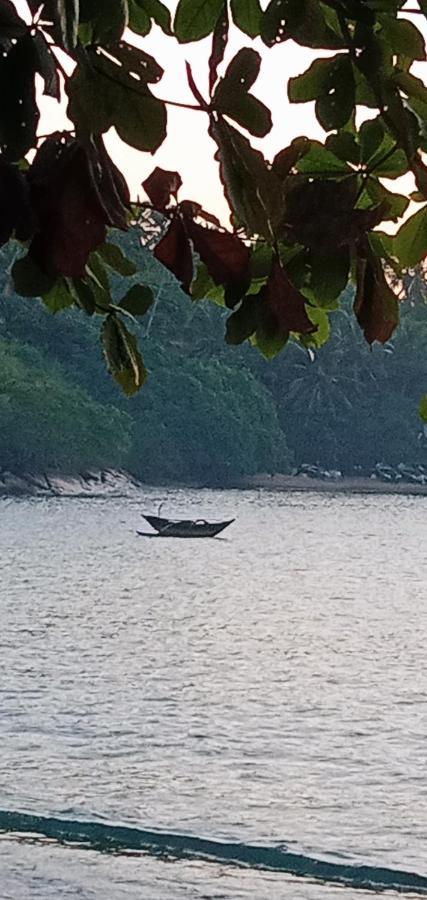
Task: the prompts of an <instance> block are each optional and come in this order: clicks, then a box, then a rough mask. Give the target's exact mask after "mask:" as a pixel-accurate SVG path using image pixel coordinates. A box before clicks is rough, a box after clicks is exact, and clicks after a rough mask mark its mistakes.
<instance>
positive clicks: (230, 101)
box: [215, 93, 273, 138]
mask: <svg viewBox="0 0 427 900" xmlns="http://www.w3.org/2000/svg"><path fill="white" fill-rule="evenodd" d="M215 105H216V109H217V110H218V112H220V113H222V114H223V115H226V116H229V118H230V119H233V120H234V121H235V122H237V124H238V125H241V127H242V128H246V130H247V131H250V133H251V134H253V135H255V137H260V138H262V137H265V136H266V135H267V134H268V133H269V132H270V131H271V129H272V125H273V122H272V118H271V112H270V110H269V109H268V108H267V107H266V106H265V105H264V103H262V102H261V100H258V98H257V97H253V96H252V95H251V94H244V93H241V94H237V93H236V94H231V93H230V94H228V96H226V95H223V97H222V100H221V102H220V103H218V102H217V103H216V104H215Z"/></svg>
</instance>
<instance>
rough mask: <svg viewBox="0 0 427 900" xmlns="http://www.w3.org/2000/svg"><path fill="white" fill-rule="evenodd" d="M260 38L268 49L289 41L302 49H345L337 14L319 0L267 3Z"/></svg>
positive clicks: (273, 0)
mask: <svg viewBox="0 0 427 900" xmlns="http://www.w3.org/2000/svg"><path fill="white" fill-rule="evenodd" d="M331 5H332V4H331ZM261 36H262V39H263V41H264V43H266V44H267V45H268V46H270V47H271V46H273V45H274V44H280V43H282V42H283V41H286V40H288V39H289V38H292V40H294V41H296V42H297V43H299V44H302V45H303V46H304V47H312V48H322V49H328V50H329V49H331V50H333V49H335V48H338V47H345V40H344V39H343V36H342V33H341V29H340V25H339V19H338V16H337V14H336V12H335V11H334V10H332V9H329V8H328V7H326V6H324V4H323V3H319V2H318V0H270V3H269V5H268V7H267V9H266V11H265V13H264V16H263V20H262V25H261Z"/></svg>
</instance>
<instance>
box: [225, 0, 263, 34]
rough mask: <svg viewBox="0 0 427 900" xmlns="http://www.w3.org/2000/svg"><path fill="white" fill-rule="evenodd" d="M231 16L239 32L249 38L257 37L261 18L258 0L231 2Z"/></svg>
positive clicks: (233, 0) (236, 0) (235, 0)
mask: <svg viewBox="0 0 427 900" xmlns="http://www.w3.org/2000/svg"><path fill="white" fill-rule="evenodd" d="M231 14H232V16H233V21H234V24H235V25H237V28H240V31H243V32H244V33H245V34H247V35H248V36H249V37H251V38H255V37H258V35H259V33H260V30H261V17H262V9H261V4H260V2H259V0H231Z"/></svg>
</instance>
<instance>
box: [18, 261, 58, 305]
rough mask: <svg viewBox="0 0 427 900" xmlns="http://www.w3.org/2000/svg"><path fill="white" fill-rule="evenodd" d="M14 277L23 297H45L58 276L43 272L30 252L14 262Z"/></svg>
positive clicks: (19, 292)
mask: <svg viewBox="0 0 427 900" xmlns="http://www.w3.org/2000/svg"><path fill="white" fill-rule="evenodd" d="M12 278H13V283H14V285H15V290H16V292H17V294H20V295H21V297H43V296H44V295H45V294H48V293H49V291H51V290H52V288H53V286H54V285H55V283H56V276H55V275H48V274H47V273H46V272H43V271H42V269H40V268H39V266H38V265H37V263H36V262H35V261H34V259H33V258H32V256H30V255H29V254H28V253H27V255H26V256H23V257H22V258H21V259H17V260H16V262H14V264H13V266H12Z"/></svg>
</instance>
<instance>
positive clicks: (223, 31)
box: [209, 3, 230, 96]
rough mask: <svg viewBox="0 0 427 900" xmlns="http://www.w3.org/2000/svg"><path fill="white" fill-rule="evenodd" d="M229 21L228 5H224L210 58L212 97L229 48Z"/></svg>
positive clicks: (210, 88)
mask: <svg viewBox="0 0 427 900" xmlns="http://www.w3.org/2000/svg"><path fill="white" fill-rule="evenodd" d="M229 27H230V23H229V19H228V8H227V4H226V3H224V7H223V9H222V10H221V14H220V16H219V19H218V22H217V23H216V26H215V31H214V33H213V37H212V50H211V55H210V58H209V95H210V96H212V92H213V89H214V87H215V84H216V82H217V77H218V66H220V65H221V63H222V61H223V59H224V53H225V48H226V46H227V41H228V32H229Z"/></svg>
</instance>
